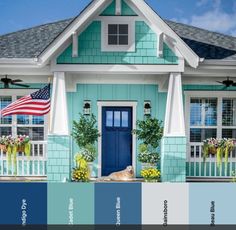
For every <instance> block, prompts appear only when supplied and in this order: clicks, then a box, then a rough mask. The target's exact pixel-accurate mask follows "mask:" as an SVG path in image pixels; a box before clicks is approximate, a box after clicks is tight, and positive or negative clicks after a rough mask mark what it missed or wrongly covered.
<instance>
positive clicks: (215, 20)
mask: <svg viewBox="0 0 236 230" xmlns="http://www.w3.org/2000/svg"><path fill="white" fill-rule="evenodd" d="M89 2H90V0H0V34H5V33H9V32H13V31H17V30H20V29H24V28H29V27H32V26H35V25H40V24H44V23H48V22H53V21H57V20H61V19H66V18H71V17H74V16H76V15H77V14H78V13H79V12H80V11H81V9H82V8H84V6H85V5H86V4H87V3H89ZM147 2H148V3H149V4H150V5H151V6H152V7H153V9H155V10H156V12H158V14H159V15H160V16H161V17H162V18H166V19H170V20H174V21H178V22H183V23H186V24H190V25H194V26H197V27H201V28H205V29H209V30H212V31H218V32H221V33H225V34H229V35H233V36H236V0H147Z"/></svg>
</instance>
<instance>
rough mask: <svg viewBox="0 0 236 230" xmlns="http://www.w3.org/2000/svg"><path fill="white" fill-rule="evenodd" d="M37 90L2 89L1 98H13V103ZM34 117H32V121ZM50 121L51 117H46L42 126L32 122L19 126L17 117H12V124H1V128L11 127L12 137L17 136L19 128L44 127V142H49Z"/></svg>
mask: <svg viewBox="0 0 236 230" xmlns="http://www.w3.org/2000/svg"><path fill="white" fill-rule="evenodd" d="M35 91H36V90H35V89H1V92H0V97H11V98H12V102H14V101H16V100H17V97H19V96H22V97H23V96H26V95H29V94H31V93H33V92H35ZM31 118H32V117H30V119H31ZM48 120H49V115H44V124H43V125H41V124H39V125H34V124H32V122H30V124H17V115H12V123H11V124H0V126H1V127H11V128H12V136H16V135H17V128H18V127H25V128H34V127H43V128H44V140H41V141H45V140H47V136H48Z"/></svg>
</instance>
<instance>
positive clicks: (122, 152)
mask: <svg viewBox="0 0 236 230" xmlns="http://www.w3.org/2000/svg"><path fill="white" fill-rule="evenodd" d="M78 4H79V3H78ZM235 57H236V38H235V37H230V36H226V35H223V34H219V33H215V32H210V31H206V30H203V29H199V28H196V27H192V26H189V25H185V24H181V23H175V22H172V21H167V20H163V19H162V18H161V17H160V16H159V15H158V14H157V13H156V12H154V11H153V9H152V8H151V6H149V5H148V4H147V3H146V2H145V1H144V0H94V1H91V3H90V4H89V5H88V6H87V7H86V8H85V9H84V10H83V11H82V12H80V14H79V15H78V16H77V17H76V18H74V19H67V20H63V21H58V22H53V23H48V24H45V25H41V26H37V27H34V28H30V29H26V30H22V31H18V32H15V33H11V34H6V35H1V36H0V75H2V77H1V78H2V79H21V80H23V81H24V83H26V84H28V86H29V87H28V88H24V87H20V86H18V85H13V86H12V87H11V85H10V88H9V84H6V83H5V84H2V85H0V109H2V108H4V107H5V106H6V105H8V104H9V103H11V102H12V101H14V100H17V99H18V98H19V97H21V96H23V95H27V94H29V93H31V92H33V91H35V89H37V88H40V87H42V86H44V85H45V84H47V83H48V81H49V79H51V80H52V95H51V111H50V114H48V115H46V116H45V117H36V116H22V115H21V116H19V115H18V116H16V115H14V116H10V117H6V118H1V120H0V136H2V135H10V134H12V135H17V134H26V135H29V136H30V137H31V139H32V154H31V155H32V156H31V158H30V160H29V159H27V158H25V157H24V156H23V155H21V154H20V153H19V154H18V158H17V169H18V170H17V176H18V177H19V178H21V177H26V178H34V179H40V180H41V179H47V180H48V181H49V182H61V181H67V180H70V177H71V171H72V168H73V167H74V165H75V162H74V154H76V153H77V152H78V147H77V146H76V144H75V143H74V141H73V140H72V138H71V135H70V134H71V131H72V121H73V120H78V119H79V113H83V111H84V106H85V105H89V108H90V109H91V113H93V114H94V115H95V116H96V118H97V121H98V122H97V125H98V129H99V131H100V132H101V134H102V135H101V137H100V138H99V140H98V143H97V151H98V157H97V160H96V161H95V162H94V164H93V176H94V177H101V176H104V175H107V174H108V172H111V171H112V170H113V171H115V170H116V169H117V170H118V169H120V168H121V166H120V165H122V167H125V166H128V165H132V166H133V167H134V169H135V176H136V177H139V176H140V170H141V163H140V162H138V160H137V146H138V144H139V142H138V141H137V138H136V137H135V136H131V135H130V132H131V130H132V129H135V128H136V121H137V120H141V119H143V118H144V107H145V105H150V106H151V115H152V116H153V117H156V118H158V119H159V120H162V121H163V123H164V136H163V138H162V141H161V147H160V151H161V163H160V167H161V173H162V181H163V182H186V181H203V180H207V181H216V180H229V179H230V178H231V176H232V171H234V170H236V154H235V151H233V152H232V153H230V156H229V160H228V162H227V165H226V163H222V165H221V168H219V167H217V164H216V157H214V156H210V157H209V158H207V159H206V161H205V162H204V159H203V154H202V147H201V146H202V141H203V140H205V139H207V138H210V137H213V138H223V137H225V138H236V92H235V90H236V88H235V86H236V61H235V60H236V59H235ZM6 75H7V76H6ZM8 167H9V166H8V165H7V156H6V154H4V152H3V151H1V152H0V178H1V179H4V178H5V179H6V178H8V179H9V178H10V179H11V178H12V176H13V170H12V169H11V168H8ZM108 168H109V170H110V171H109V170H108Z"/></svg>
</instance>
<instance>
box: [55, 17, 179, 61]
mask: <svg viewBox="0 0 236 230" xmlns="http://www.w3.org/2000/svg"><path fill="white" fill-rule="evenodd" d="M135 31H136V32H135V34H136V35H135V36H136V38H135V47H136V49H135V52H102V51H101V36H102V35H101V22H100V21H94V22H92V23H91V24H90V25H89V26H88V28H87V29H86V30H85V31H84V32H83V33H81V34H80V35H79V38H78V39H79V50H78V57H72V44H71V45H69V47H68V48H67V49H66V50H65V51H64V52H63V53H62V54H61V55H60V56H59V57H58V58H57V63H58V64H123V65H125V64H140V65H142V64H178V57H177V56H176V55H175V54H174V53H173V51H172V50H171V49H170V48H169V47H168V46H167V45H166V44H164V55H163V57H162V58H159V57H157V41H158V40H157V35H156V34H155V33H154V31H152V30H151V28H150V27H149V26H148V25H147V24H146V23H145V22H142V21H137V22H136V23H135Z"/></svg>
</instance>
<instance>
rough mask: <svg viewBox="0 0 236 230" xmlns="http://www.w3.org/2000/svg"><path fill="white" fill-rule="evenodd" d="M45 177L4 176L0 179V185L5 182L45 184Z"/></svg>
mask: <svg viewBox="0 0 236 230" xmlns="http://www.w3.org/2000/svg"><path fill="white" fill-rule="evenodd" d="M46 181H47V177H46V176H30V177H27V176H16V177H14V176H4V177H0V183H1V182H2V183H5V182H46Z"/></svg>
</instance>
